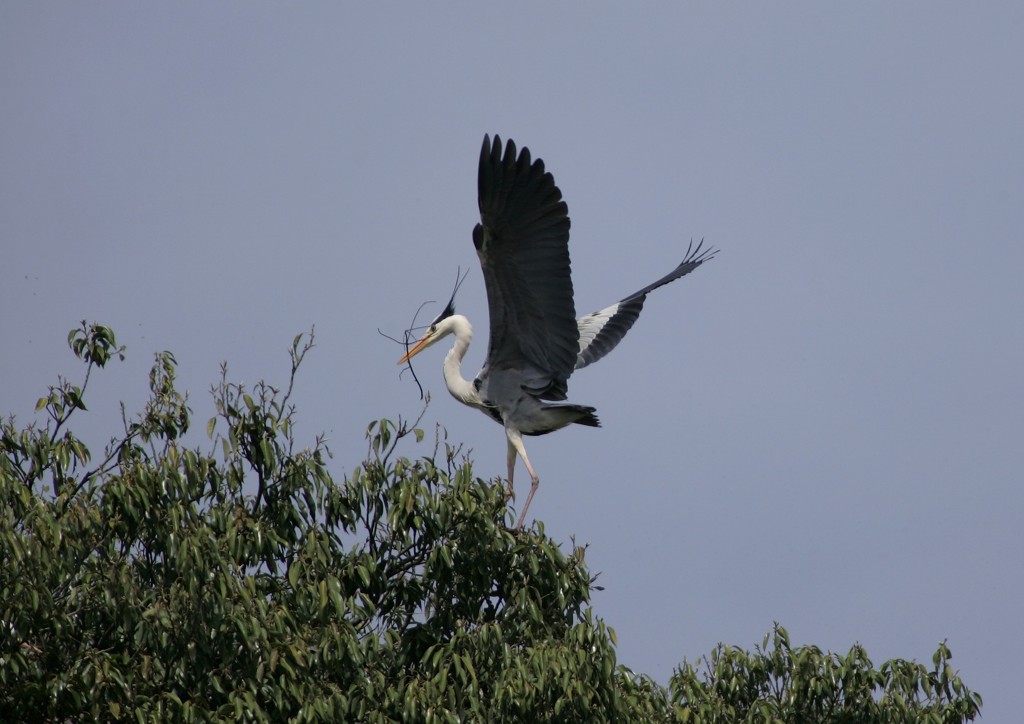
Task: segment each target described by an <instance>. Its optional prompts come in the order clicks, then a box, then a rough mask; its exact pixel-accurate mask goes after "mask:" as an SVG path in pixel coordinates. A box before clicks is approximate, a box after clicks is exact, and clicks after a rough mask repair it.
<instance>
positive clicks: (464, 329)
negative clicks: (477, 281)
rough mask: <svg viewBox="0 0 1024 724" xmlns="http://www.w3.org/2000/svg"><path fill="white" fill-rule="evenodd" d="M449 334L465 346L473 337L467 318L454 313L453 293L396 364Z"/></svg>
mask: <svg viewBox="0 0 1024 724" xmlns="http://www.w3.org/2000/svg"><path fill="white" fill-rule="evenodd" d="M449 334H454V335H455V337H456V339H458V340H459V341H461V342H462V343H463V344H464V345H465V346H467V347H468V346H469V342H470V340H471V339H472V337H473V328H472V327H471V326H470V324H469V320H468V319H466V318H465V317H463V316H462V315H461V314H456V313H455V295H454V294H453V295H452V299H451V301H449V302H448V306H447V307H445V308H444V311H443V312H441V313H440V314H439V315H438V316H437V318H436V319H434V321H433V322H431V323H430V326H429V327H427V331H426V332H425V333H424V335H423V336H422V337H420V338H419V340H417V342H416V344H414V345H413V346H412V347H410V348H409V351H408V352H406V353H405V355H404V356H403V357H402V359H400V360H398V364H405V363H406V362H408V361H409V360H410V359H412V358H413V357H415V356H416V355H418V354H419V353H420V352H422V351H423V350H425V349H426V348H427V347H430V346H431V345H433V344H436V343H437V342H439V341H441V340H442V339H444V338H445V337H447V336H448V335H449ZM463 351H464V350H463Z"/></svg>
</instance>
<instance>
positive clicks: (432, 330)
mask: <svg viewBox="0 0 1024 724" xmlns="http://www.w3.org/2000/svg"><path fill="white" fill-rule="evenodd" d="M436 331H437V325H436V324H431V325H430V333H431V334H433V333H434V332H436Z"/></svg>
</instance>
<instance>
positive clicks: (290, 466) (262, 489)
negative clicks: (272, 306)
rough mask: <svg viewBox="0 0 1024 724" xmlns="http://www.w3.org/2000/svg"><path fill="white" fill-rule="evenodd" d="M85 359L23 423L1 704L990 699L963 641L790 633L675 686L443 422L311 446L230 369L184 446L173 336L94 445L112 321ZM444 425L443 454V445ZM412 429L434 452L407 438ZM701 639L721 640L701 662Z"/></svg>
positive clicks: (452, 710)
mask: <svg viewBox="0 0 1024 724" xmlns="http://www.w3.org/2000/svg"><path fill="white" fill-rule="evenodd" d="M68 339H69V344H70V346H71V348H72V350H73V352H74V353H75V355H76V356H77V357H78V358H79V359H81V360H82V362H84V364H85V380H84V382H83V384H82V385H81V386H73V385H71V384H70V383H68V382H67V381H66V380H63V379H61V380H59V381H58V384H57V385H56V386H54V387H53V388H51V389H50V391H49V393H48V394H47V395H46V396H44V397H43V398H42V399H41V400H40V402H39V406H38V408H37V412H40V411H42V412H45V414H46V421H45V423H44V424H42V425H41V426H40V425H36V424H34V423H33V424H29V425H28V426H26V427H23V428H20V427H18V426H17V425H16V422H15V419H14V418H13V417H11V418H8V419H7V420H6V421H4V422H3V423H2V429H0V432H2V435H0V445H2V453H3V455H2V456H0V719H2V720H4V721H18V720H22V721H27V720H33V721H37V720H48V721H65V720H81V719H84V718H94V719H132V720H138V721H148V720H154V719H159V720H171V721H196V720H200V721H205V720H213V719H218V720H244V719H247V720H258V721H283V720H294V721H307V720H321V719H322V720H334V721H367V722H376V721H439V722H443V721H458V720H461V721H700V722H704V721H706V722H712V721H737V720H748V721H761V720H764V721H769V720H772V719H777V720H781V721H927V720H928V719H926V718H924V717H932V720H934V721H942V722H952V721H964V720H969V719H972V718H973V717H974V716H975V715H976V714H977V712H978V708H979V706H980V703H981V700H980V698H979V697H978V696H977V695H976V694H974V693H973V692H971V691H970V690H968V689H967V688H966V687H965V686H964V685H963V684H962V683H961V681H960V679H959V678H958V677H957V676H956V675H955V673H953V672H952V671H951V670H950V669H949V667H948V663H947V659H948V658H949V652H948V650H947V649H946V648H945V646H942V647H940V649H939V651H938V652H937V654H936V659H935V661H934V664H935V668H934V670H926V669H925V668H924V667H921V666H919V665H917V664H913V663H908V662H903V661H894V662H887V663H886V664H883V665H882V666H881V667H880V668H879V669H877V670H876V669H874V668H873V667H872V665H871V663H870V661H868V660H867V656H866V654H865V653H864V652H863V651H862V650H861V649H859V648H858V647H854V649H852V650H851V652H850V654H849V655H848V656H847V657H838V656H836V655H833V654H828V655H825V654H822V653H821V652H820V651H818V650H817V649H814V648H813V647H808V648H797V649H793V648H791V647H790V645H789V640H788V636H787V635H786V634H785V631H784V630H783V629H781V628H776V630H775V631H774V634H773V638H772V639H771V640H772V647H771V648H770V649H769V647H768V637H766V639H765V642H764V644H763V650H761V649H759V650H758V651H757V652H756V653H755V654H747V653H745V652H743V651H742V650H739V649H735V648H732V647H720V648H719V649H717V650H716V651H715V652H712V654H711V655H710V656H709V657H706V658H705V659H703V660H702V661H703V666H702V671H701V672H698V670H697V669H695V668H694V667H693V666H692V665H690V664H687V663H685V662H684V663H683V665H682V666H681V668H680V669H679V670H678V671H677V672H676V674H675V676H674V677H673V678H672V681H671V682H670V684H669V687H668V688H665V687H662V686H660V685H658V684H657V683H655V682H654V681H652V680H651V679H650V678H649V677H646V676H643V675H636V674H634V673H633V672H631V671H630V670H629V669H627V668H625V667H623V666H621V665H619V664H617V663H616V659H615V636H614V632H613V631H612V629H610V628H608V627H607V626H606V625H605V623H604V622H603V621H601V620H600V619H597V618H596V617H595V616H594V615H593V612H592V610H591V608H590V592H591V590H592V589H593V588H594V576H592V575H591V574H590V573H589V571H588V569H587V567H586V565H585V563H584V553H585V550H584V548H581V547H574V548H573V550H572V551H571V552H569V553H568V554H565V553H563V552H562V551H561V550H560V548H559V547H558V546H557V545H556V544H555V543H554V542H553V541H551V540H550V539H549V538H547V537H546V536H545V535H544V531H543V525H542V524H538V525H537V527H536V529H534V530H528V531H517V530H511V529H509V527H508V524H509V523H510V522H511V520H512V518H511V514H510V512H509V510H508V508H507V500H508V494H509V491H508V490H507V489H506V488H505V487H504V485H503V484H502V482H501V481H499V480H492V481H486V480H482V479H479V478H476V477H474V475H473V469H472V463H471V461H469V460H468V459H466V458H465V457H463V456H462V455H461V454H460V450H459V448H457V447H453V446H452V445H450V444H448V442H447V441H446V439H445V437H444V434H443V432H442V431H438V433H437V434H436V435H435V436H434V440H433V448H432V449H430V447H429V444H430V443H429V442H428V441H426V439H425V438H426V435H425V434H424V432H423V430H421V429H420V428H418V427H417V426H416V425H417V423H415V422H414V423H408V422H405V421H402V420H399V421H398V422H397V423H391V422H389V421H387V420H380V421H377V422H374V423H372V424H371V425H370V426H369V427H368V429H367V439H368V443H369V450H368V454H367V457H366V460H365V461H364V462H363V463H362V465H360V466H359V467H357V468H356V469H355V470H354V472H353V473H352V474H351V475H350V476H348V477H346V478H345V479H344V480H342V481H340V482H339V481H336V480H334V478H333V477H332V476H331V474H330V473H329V471H328V465H327V461H328V458H329V451H328V450H327V447H326V446H325V444H324V441H323V439H322V438H316V439H315V440H314V441H312V444H311V445H310V446H308V447H302V448H300V447H299V446H298V444H297V443H296V441H295V438H294V435H293V427H294V422H295V419H296V410H295V407H294V405H293V404H292V403H291V394H292V389H293V384H294V382H295V378H296V373H297V371H298V369H299V366H300V365H301V362H302V360H303V358H304V356H305V355H306V354H307V352H308V351H309V350H310V349H311V347H312V345H313V336H312V333H310V335H308V336H305V335H299V336H298V337H296V338H295V340H294V341H293V344H292V347H291V351H290V355H291V374H290V376H289V378H288V383H287V386H286V387H284V388H275V387H273V386H271V385H269V384H266V383H260V384H257V385H256V386H255V387H254V388H253V389H252V390H247V389H246V388H245V387H243V386H242V385H239V384H235V383H232V382H229V381H228V375H227V369H226V367H225V368H224V369H223V370H222V375H221V380H220V381H219V383H218V384H217V385H216V386H215V387H214V388H213V390H212V393H213V400H214V404H215V409H216V416H215V417H214V418H213V419H211V420H210V421H209V423H208V425H207V433H208V435H209V437H210V440H211V443H210V444H208V445H207V447H208V449H205V450H204V449H202V448H201V447H200V446H191V447H190V446H187V445H186V444H185V442H184V438H185V437H186V436H187V433H188V431H189V429H190V426H191V415H192V411H191V409H190V408H189V406H188V403H187V399H186V398H185V396H183V395H182V394H181V393H180V392H178V391H177V389H176V388H175V384H174V382H175V368H176V366H175V360H174V357H173V355H172V354H170V353H169V352H163V353H160V354H158V355H156V361H155V364H154V366H153V368H152V371H151V373H150V390H151V394H150V399H149V401H148V402H147V403H146V405H145V407H144V409H143V410H142V412H141V413H139V414H138V415H137V416H135V417H131V418H129V417H128V416H125V419H124V425H123V430H122V432H121V433H120V434H119V435H117V436H116V437H114V438H113V439H112V440H111V442H110V444H109V445H108V446H107V447H106V449H105V450H104V451H103V453H102V455H100V456H98V461H95V462H94V461H93V457H92V453H91V451H90V450H89V449H88V447H87V446H86V445H85V444H84V443H83V442H82V441H81V440H80V439H79V438H78V437H76V436H75V435H74V433H73V432H72V430H71V429H70V421H71V419H72V416H76V419H77V416H80V415H81V414H82V413H83V412H85V411H86V408H85V404H84V397H85V390H86V388H87V385H88V380H89V377H90V375H91V374H92V372H93V371H94V370H95V369H96V368H102V367H104V366H105V365H106V364H107V362H109V361H110V360H112V359H113V358H114V357H121V358H123V355H124V348H123V347H119V346H118V345H117V342H116V340H115V336H114V333H113V331H111V330H110V329H109V328H106V327H103V326H101V325H95V324H87V323H84V322H83V324H82V326H81V327H80V328H78V329H76V330H74V331H72V333H71V334H70V335H69V338H68ZM417 446H426V454H424V452H423V450H424V448H423V447H417ZM410 450H418V451H419V455H418V456H411V455H413V453H411V452H409V451H410ZM698 663H700V662H698Z"/></svg>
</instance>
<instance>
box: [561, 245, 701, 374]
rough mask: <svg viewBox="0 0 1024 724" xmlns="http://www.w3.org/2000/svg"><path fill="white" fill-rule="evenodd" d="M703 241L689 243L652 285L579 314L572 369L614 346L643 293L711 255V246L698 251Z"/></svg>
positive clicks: (630, 322) (629, 323)
mask: <svg viewBox="0 0 1024 724" xmlns="http://www.w3.org/2000/svg"><path fill="white" fill-rule="evenodd" d="M703 245H704V242H703V241H701V243H699V244H697V248H696V249H694V248H693V245H692V244H691V245H690V248H688V249H687V250H686V258H685V259H683V261H682V262H681V263H680V264H679V266H677V267H676V268H675V269H673V270H672V271H671V272H670V273H668V274H666V275H665V276H663V277H662V278H661V279H659V280H658V281H656V282H654V283H653V284H648V285H647V286H646V287H644V288H643V289H641V290H640V291H638V292H634V293H633V294H630V295H629V296H628V297H624V298H623V299H622V300H621V301H619V302H616V303H615V304H613V305H611V306H610V307H605V308H604V309H602V310H600V311H598V312H593V313H592V314H588V315H587V316H585V317H581V318H580V320H579V322H578V325H579V331H580V349H579V355H578V356H577V358H576V369H580V368H582V367H586V366H587V365H589V364H591V363H593V362H597V361H598V360H599V359H601V358H602V357H604V356H605V355H606V354H608V353H609V352H611V351H612V350H613V349H615V346H616V345H617V344H618V343H619V342H621V341H622V338H623V337H625V336H626V332H628V331H629V329H630V327H632V326H633V322H635V321H636V320H637V317H639V316H640V311H641V310H642V309H643V308H644V301H645V300H646V299H647V295H648V294H650V293H651V292H653V291H654V290H655V289H657V288H658V287H661V286H664V285H665V284H668V283H669V282H673V281H675V280H676V279H678V278H679V277H681V276H685V275H686V274H689V273H690V272H692V271H693V270H694V269H696V268H697V267H699V266H700V265H701V264H703V263H704V262H706V261H707V260H708V259H710V258H712V257H713V256H714V255H715V250H714V249H707V250H705V251H703V252H702V251H701V247H702V246H703Z"/></svg>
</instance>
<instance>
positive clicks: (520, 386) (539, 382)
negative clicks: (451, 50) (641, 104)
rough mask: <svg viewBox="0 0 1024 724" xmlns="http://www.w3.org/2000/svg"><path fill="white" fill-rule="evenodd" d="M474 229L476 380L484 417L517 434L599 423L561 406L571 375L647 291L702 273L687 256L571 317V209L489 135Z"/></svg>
mask: <svg viewBox="0 0 1024 724" xmlns="http://www.w3.org/2000/svg"><path fill="white" fill-rule="evenodd" d="M477 185H478V189H477V190H478V202H479V206H480V223H479V224H477V225H476V228H474V229H473V244H474V246H475V247H476V251H477V256H479V257H480V266H481V267H482V269H483V272H484V282H485V284H486V286H487V305H488V309H489V311H490V319H491V328H490V341H489V345H488V350H487V361H486V363H485V365H484V368H483V369H482V370H480V373H479V374H478V375H477V377H476V379H475V380H474V385H475V386H476V388H477V391H478V392H479V393H480V397H481V398H482V399H483V400H484V401H485V403H486V404H488V406H489V409H488V410H486V411H487V412H488V414H490V415H491V417H493V418H494V419H495V420H497V421H498V422H501V423H503V424H504V425H506V426H508V425H511V426H514V427H515V428H516V429H518V430H519V431H520V432H521V433H522V434H524V435H543V434H544V433H548V432H552V431H554V430H557V429H559V428H562V427H565V426H566V425H569V424H572V423H574V422H575V423H579V424H583V425H590V426H593V427H598V426H600V422H599V421H598V419H597V416H596V415H595V414H594V413H595V410H594V408H593V407H587V406H584V405H574V404H570V403H565V402H563V401H564V400H565V399H566V395H567V393H568V381H569V377H570V376H571V375H572V373H573V372H574V371H575V370H577V369H580V368H582V367H585V366H587V365H589V364H591V363H592V362H596V361H597V360H599V359H600V358H601V357H603V356H604V355H606V354H608V352H610V351H611V350H612V349H613V348H614V347H615V346H616V345H617V344H618V343H619V341H620V340H621V339H622V338H623V337H624V336H625V334H626V332H627V331H629V328H630V327H632V326H633V322H635V321H636V319H637V317H638V316H639V314H640V310H641V309H643V305H644V300H645V299H646V298H647V294H648V293H649V292H651V291H653V290H654V289H657V288H658V287H660V286H662V285H663V284H668V283H669V282H671V281H673V280H675V279H678V278H679V277H681V276H683V275H684V274H687V273H688V272H690V271H692V270H693V269H695V268H696V267H697V266H699V265H700V264H701V263H702V262H703V261H704V260H705V259H706V258H707V256H702V255H701V254H700V247H699V246H698V248H697V250H696V251H693V250H692V249H691V250H690V253H688V254H687V257H686V259H685V260H684V261H683V262H682V263H681V264H680V265H679V266H678V267H676V268H675V269H674V270H673V271H672V272H671V273H670V274H668V275H666V276H665V277H663V278H661V279H659V280H658V281H656V282H655V283H653V284H651V285H649V286H647V287H645V288H643V289H641V290H640V291H638V292H636V293H634V294H631V295H629V296H628V297H625V298H624V299H622V300H621V301H619V302H617V303H615V304H613V305H611V306H610V307H606V308H605V309H602V310H600V311H597V312H593V313H592V314H588V315H587V316H585V317H582V318H581V319H579V320H577V319H576V307H575V303H574V301H573V286H572V275H571V269H570V263H569V226H570V221H569V212H568V207H567V206H566V204H565V202H564V201H563V200H562V193H561V191H560V190H559V189H558V187H557V186H556V185H555V180H554V178H553V177H552V175H551V174H550V173H547V172H546V171H545V170H544V162H543V161H542V160H540V159H537V160H536V161H531V158H530V151H529V149H527V148H523V150H522V152H521V153H519V155H518V157H517V155H516V146H515V144H514V143H513V142H512V141H511V140H510V141H508V143H507V145H506V147H505V153H504V155H502V147H501V139H500V138H498V137H497V136H496V137H495V138H494V143H493V144H491V143H490V142H489V139H488V138H487V137H485V138H484V145H483V148H482V149H481V152H480V166H479V171H478V178H477Z"/></svg>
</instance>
